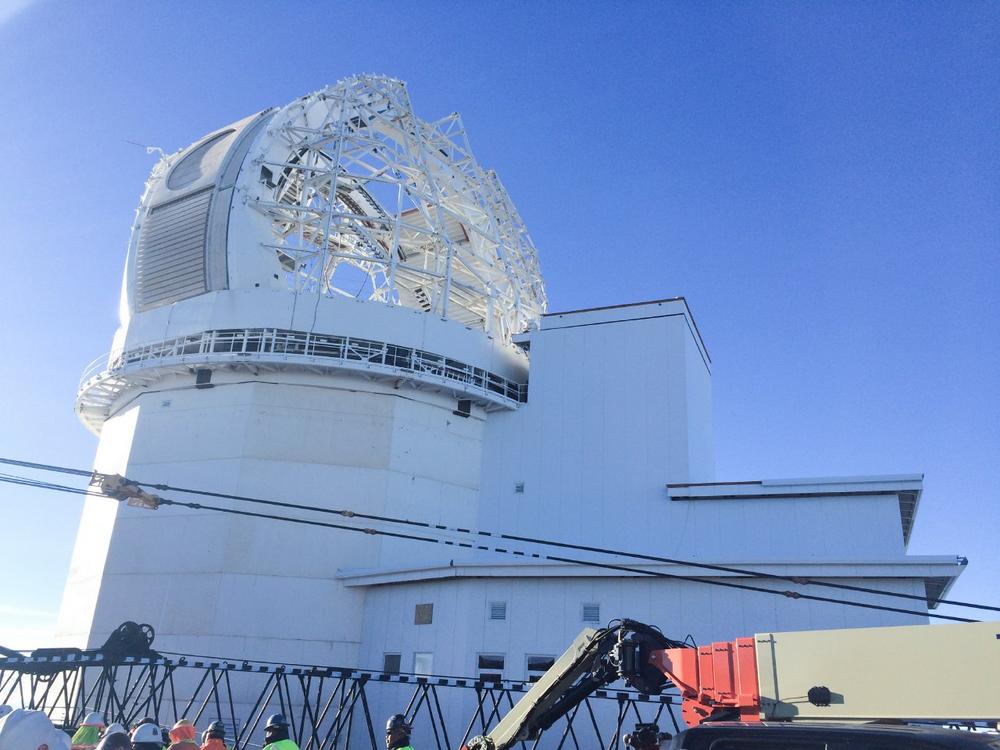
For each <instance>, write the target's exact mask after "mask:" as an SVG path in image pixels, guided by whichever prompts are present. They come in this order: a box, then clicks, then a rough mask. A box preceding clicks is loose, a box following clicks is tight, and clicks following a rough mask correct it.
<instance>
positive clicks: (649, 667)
mask: <svg viewBox="0 0 1000 750" xmlns="http://www.w3.org/2000/svg"><path fill="white" fill-rule="evenodd" d="M664 649H674V650H683V649H687V650H691V647H689V646H686V645H685V644H684V643H681V642H680V641H674V640H671V639H669V638H667V637H665V636H664V635H663V634H662V633H660V631H658V630H656V629H655V628H652V627H650V626H649V625H643V624H642V623H640V622H635V621H633V620H621V621H620V622H619V623H618V624H617V625H615V626H613V627H608V628H602V629H601V630H594V629H593V628H587V629H586V630H584V631H583V632H581V633H580V635H578V636H577V637H576V639H575V640H574V641H573V643H572V644H570V647H569V648H568V649H566V651H565V652H564V653H563V654H562V656H560V657H559V658H558V659H556V661H555V663H553V665H552V666H551V667H550V668H549V669H548V671H546V672H545V674H544V675H542V677H541V679H539V680H538V682H536V683H535V684H534V685H533V686H532V687H531V689H530V690H529V691H528V692H527V693H525V694H524V696H523V697H522V698H521V700H519V701H518V702H517V704H516V705H515V706H514V707H513V708H512V709H511V710H510V711H508V712H507V714H506V715H505V716H504V717H503V719H501V720H500V723H499V724H497V725H496V726H495V727H494V728H493V729H492V730H490V732H489V733H488V734H486V735H484V736H482V737H475V738H473V739H472V740H470V741H469V744H468V746H467V747H468V750H506V748H509V747H511V746H512V745H513V744H514V743H516V742H521V741H523V740H533V739H535V738H536V737H538V735H539V734H540V733H541V732H542V731H544V730H546V729H548V728H549V727H550V726H552V724H554V723H555V722H556V720H558V719H559V718H560V717H562V716H564V715H566V714H567V713H568V712H569V711H571V710H573V708H574V707H576V706H577V705H579V704H580V703H581V702H583V700H584V699H586V697H587V696H588V695H590V694H591V693H593V692H594V691H596V690H599V689H600V688H602V687H604V686H605V685H609V684H611V683H612V682H617V681H618V680H624V681H625V684H627V685H628V686H629V687H632V688H635V689H636V690H639V691H641V692H643V693H648V694H656V693H659V692H660V691H661V690H663V688H664V687H666V685H667V678H666V676H665V675H664V674H663V672H662V671H661V670H659V669H658V668H657V667H656V665H655V664H654V663H653V662H652V661H651V655H652V654H653V653H654V652H656V651H662V650H664Z"/></svg>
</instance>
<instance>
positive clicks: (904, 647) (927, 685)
mask: <svg viewBox="0 0 1000 750" xmlns="http://www.w3.org/2000/svg"><path fill="white" fill-rule="evenodd" d="M998 634H1000V622H977V623H968V624H965V623H963V624H956V625H911V626H903V627H888V628H853V629H848V630H822V631H806V632H801V633H764V634H758V635H757V636H756V639H757V666H758V669H759V671H760V677H759V679H760V691H761V706H762V715H763V718H767V719H783V718H798V719H808V720H815V719H837V720H844V719H861V720H863V719H879V718H899V719H997V718H998V717H1000V635H998ZM814 686H824V687H827V688H829V689H830V691H831V692H832V701H831V705H830V706H827V707H821V706H814V705H812V704H811V703H809V701H808V700H807V699H806V695H807V693H808V691H809V688H811V687H814Z"/></svg>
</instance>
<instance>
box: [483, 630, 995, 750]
mask: <svg viewBox="0 0 1000 750" xmlns="http://www.w3.org/2000/svg"><path fill="white" fill-rule="evenodd" d="M617 680H624V682H625V684H626V685H628V686H629V687H632V688H634V689H636V690H639V691H640V692H642V693H646V694H658V693H660V692H662V691H663V689H665V688H666V687H667V686H669V685H670V684H673V685H674V686H676V688H677V689H678V690H679V691H680V694H681V698H682V699H683V706H682V710H681V713H682V716H683V718H684V721H685V723H687V724H688V726H691V727H695V726H698V725H699V724H702V723H704V722H708V721H719V720H725V719H738V720H739V721H742V722H751V723H758V722H762V721H772V720H781V721H795V722H799V721H809V722H816V721H826V720H834V721H841V722H843V721H871V720H877V719H892V720H902V721H907V720H909V721H938V722H945V721H956V720H958V721H994V722H995V721H997V720H1000V691H998V690H997V686H998V684H1000V622H975V623H962V624H949V625H911V626H901V627H885V628H851V629H843V630H813V631H802V632H789V633H758V634H757V635H755V636H753V637H747V638H737V639H735V640H733V641H721V642H717V643H711V644H708V645H703V646H698V647H692V646H690V645H687V644H685V643H683V642H680V641H674V640H671V639H669V638H667V637H665V636H664V635H663V634H662V633H660V632H659V631H658V630H656V629H655V628H652V627H650V626H648V625H644V624H642V623H639V622H635V621H633V620H622V621H620V623H619V624H617V625H615V626H614V627H609V628H604V629H601V630H594V629H589V628H588V629H586V630H584V631H583V632H581V633H580V635H578V636H577V638H576V639H575V640H574V641H573V643H572V644H571V645H570V647H569V648H568V649H567V650H566V651H565V652H564V653H563V654H562V656H560V657H559V658H558V659H557V660H556V661H555V663H554V664H553V665H552V667H551V668H550V669H549V670H548V671H547V672H546V673H545V674H544V675H543V676H542V677H541V679H539V680H538V682H536V683H535V684H534V685H533V686H532V688H531V689H530V690H529V691H528V692H527V693H526V694H525V695H524V696H523V697H522V698H521V700H520V701H518V702H517V704H515V706H514V707H513V708H512V709H511V710H510V711H509V712H508V713H507V714H506V715H505V716H504V717H503V719H501V720H500V722H499V723H498V724H497V726H496V727H494V728H493V729H492V730H491V731H490V732H489V733H487V734H486V735H484V736H481V737H476V738H475V739H473V740H470V742H469V743H468V750H507V748H509V747H511V746H512V745H513V744H514V743H516V742H520V741H524V740H531V739H535V738H536V737H538V735H539V734H540V733H541V732H542V731H544V730H545V729H547V728H548V727H550V726H551V725H552V724H553V723H554V722H555V721H556V720H557V719H558V718H559V717H561V716H563V715H565V714H566V713H567V712H569V711H570V710H572V709H573V708H574V707H575V706H577V705H579V704H580V703H581V702H582V701H583V700H584V699H586V697H587V696H588V695H590V694H591V693H593V692H594V691H596V690H598V689H600V688H602V687H604V686H605V685H609V684H611V683H612V682H616V681H617Z"/></svg>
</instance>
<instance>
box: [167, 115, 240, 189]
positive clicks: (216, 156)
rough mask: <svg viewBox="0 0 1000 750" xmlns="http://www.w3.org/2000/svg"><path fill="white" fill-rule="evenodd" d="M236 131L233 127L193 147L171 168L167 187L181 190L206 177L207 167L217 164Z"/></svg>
mask: <svg viewBox="0 0 1000 750" xmlns="http://www.w3.org/2000/svg"><path fill="white" fill-rule="evenodd" d="M235 132H236V131H235V130H232V129H230V130H224V131H222V132H221V133H217V134H216V135H214V136H212V137H211V138H209V139H208V140H207V141H205V142H204V143H202V144H201V145H200V146H198V147H197V148H195V149H193V150H192V151H191V152H190V153H189V154H188V155H187V156H185V157H184V158H183V159H181V160H180V161H179V162H177V164H175V165H174V168H173V169H171V170H170V175H169V176H168V177H167V187H168V188H170V189H171V190H181V189H182V188H186V187H187V186H188V185H192V184H194V183H195V182H197V181H198V180H200V179H201V178H202V177H204V176H205V175H206V174H207V173H208V172H207V169H206V168H208V169H211V168H212V167H214V166H216V164H217V163H218V161H219V160H220V159H221V158H222V155H223V153H225V151H226V149H227V148H228V147H229V136H231V135H232V134H233V133H235Z"/></svg>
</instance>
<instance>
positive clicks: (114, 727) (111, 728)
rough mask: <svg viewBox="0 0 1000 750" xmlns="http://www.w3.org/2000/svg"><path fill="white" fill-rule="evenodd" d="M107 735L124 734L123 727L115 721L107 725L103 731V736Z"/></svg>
mask: <svg viewBox="0 0 1000 750" xmlns="http://www.w3.org/2000/svg"><path fill="white" fill-rule="evenodd" d="M109 734H125V727H123V726H122V725H121V724H119V723H118V722H117V721H116V722H113V723H111V724H108V728H107V729H105V730H104V736H105V737H107V736H108V735H109Z"/></svg>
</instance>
